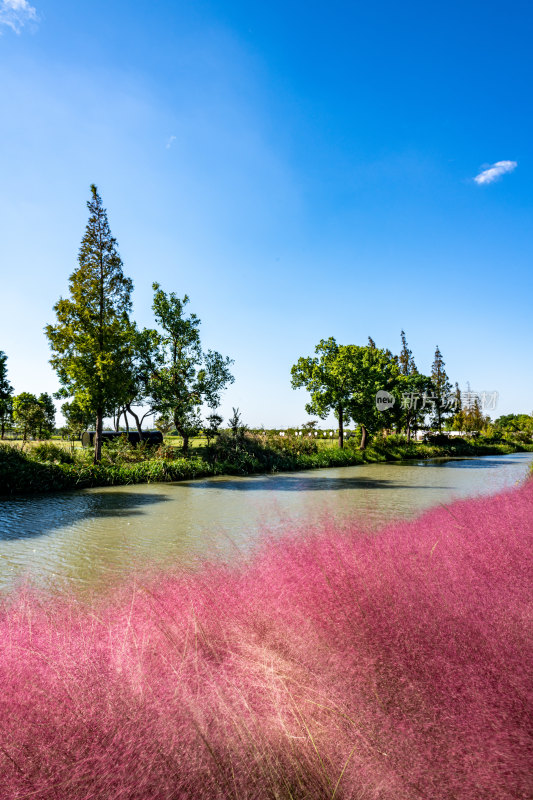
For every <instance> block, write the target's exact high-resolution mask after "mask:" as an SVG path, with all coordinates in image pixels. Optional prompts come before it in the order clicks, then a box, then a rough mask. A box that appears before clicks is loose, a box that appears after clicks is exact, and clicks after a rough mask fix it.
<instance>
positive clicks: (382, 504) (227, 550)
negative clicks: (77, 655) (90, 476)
mask: <svg viewBox="0 0 533 800" xmlns="http://www.w3.org/2000/svg"><path fill="white" fill-rule="evenodd" d="M532 458H533V454H530V453H521V454H514V455H512V456H500V457H496V458H495V457H492V456H491V457H487V458H477V459H468V460H467V459H460V460H453V461H450V460H435V461H430V462H428V461H420V462H396V463H388V464H365V465H362V466H357V467H341V468H338V469H323V470H316V471H310V472H301V473H290V474H278V475H256V476H250V477H243V478H227V477H219V478H209V479H203V480H196V481H188V482H183V483H175V484H149V485H137V486H119V487H109V488H104V489H87V490H83V491H76V492H68V493H67V492H65V493H62V494H53V495H45V496H40V497H33V498H19V499H11V500H5V501H1V502H0V590H4V591H7V590H10V589H11V588H12V587H13V586H14V585H15V584H16V583H17V582H18V581H20V580H21V579H24V578H26V577H28V578H30V579H31V580H32V582H35V583H37V584H39V585H41V586H46V587H47V588H49V589H50V590H53V591H61V590H63V589H64V587H65V586H75V587H84V586H90V587H93V588H94V587H97V588H98V587H100V586H102V587H104V586H106V585H107V583H108V582H109V581H110V580H111V579H112V578H114V577H116V576H121V575H128V574H130V572H131V571H132V569H135V568H137V567H140V568H142V567H143V566H144V565H146V564H147V563H152V564H156V565H157V566H158V568H160V569H166V568H167V567H174V565H176V564H181V565H184V566H185V567H187V568H189V567H193V566H196V565H197V564H198V562H199V561H202V560H204V559H205V558H213V557H216V558H220V557H223V558H227V559H232V558H234V557H235V553H236V552H246V551H247V550H248V549H249V548H250V547H253V546H254V544H255V542H256V541H257V539H258V537H259V536H260V535H261V534H262V532H264V531H265V530H266V531H268V532H269V533H270V534H271V535H278V534H279V533H281V532H284V531H285V530H287V528H290V527H293V528H296V527H297V528H302V530H303V531H304V532H305V526H306V524H307V521H308V520H311V521H312V522H313V521H315V520H317V519H319V518H320V517H323V516H327V517H330V518H333V519H335V520H337V521H338V522H339V523H341V524H344V523H346V522H348V521H350V522H355V523H356V524H357V525H358V526H359V527H360V528H361V529H369V528H375V527H376V526H379V525H381V524H383V523H384V522H386V521H387V520H389V519H392V518H401V517H403V518H406V517H412V516H414V515H415V514H418V513H420V512H421V511H423V510H424V509H425V508H428V507H430V506H433V505H436V504H439V503H446V502H449V501H451V500H453V499H455V498H459V497H465V496H471V495H477V494H481V493H487V492H496V491H498V490H500V489H503V488H506V487H508V486H512V485H513V484H516V483H517V482H519V481H521V480H523V478H524V477H525V475H526V473H527V469H528V466H529V464H530V462H531V459H532Z"/></svg>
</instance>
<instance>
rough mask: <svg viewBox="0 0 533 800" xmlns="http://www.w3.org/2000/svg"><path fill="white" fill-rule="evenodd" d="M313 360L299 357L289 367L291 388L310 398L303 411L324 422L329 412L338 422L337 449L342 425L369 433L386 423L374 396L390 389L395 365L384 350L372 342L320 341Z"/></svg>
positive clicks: (331, 339)
mask: <svg viewBox="0 0 533 800" xmlns="http://www.w3.org/2000/svg"><path fill="white" fill-rule="evenodd" d="M315 353H316V356H315V357H314V358H312V357H307V358H300V359H298V362H297V363H296V364H295V365H294V366H293V367H292V369H291V375H292V381H291V385H292V387H293V389H298V388H301V387H304V388H305V389H307V391H308V392H309V393H310V395H311V401H310V402H309V403H307V405H306V407H305V410H306V411H307V413H308V414H316V415H318V416H319V417H320V418H321V419H325V418H326V417H327V415H328V414H329V413H331V412H333V413H334V414H335V416H336V417H337V419H338V420H339V446H340V447H341V448H342V447H343V444H344V436H343V432H344V425H346V424H348V423H349V421H350V420H353V421H354V422H356V423H358V424H359V425H360V426H362V428H363V431H364V437H365V438H364V440H363V442H362V446H363V447H364V446H365V440H366V431H367V430H368V431H370V432H373V431H375V430H377V429H378V428H380V427H384V424H386V418H385V417H384V415H383V413H381V412H379V411H378V410H377V408H376V403H375V398H376V393H377V392H378V391H380V390H388V391H390V390H391V389H393V388H394V386H395V383H396V378H397V375H398V365H397V363H396V360H395V359H394V358H393V356H392V353H390V351H388V350H380V349H379V348H377V347H376V346H375V344H374V342H373V341H371V343H370V344H369V345H368V346H367V347H359V346H358V345H339V344H337V342H336V341H335V339H334V338H333V337H330V338H329V339H322V340H321V341H320V342H319V344H318V345H317V346H316V348H315Z"/></svg>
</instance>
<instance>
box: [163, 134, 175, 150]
mask: <svg viewBox="0 0 533 800" xmlns="http://www.w3.org/2000/svg"><path fill="white" fill-rule="evenodd" d="M174 141H176V137H175V136H169V137H168V139H167V143H166V145H165V147H166V148H167V150H170V148H171V147H172V142H174Z"/></svg>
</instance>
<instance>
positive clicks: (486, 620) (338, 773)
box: [0, 481, 533, 800]
mask: <svg viewBox="0 0 533 800" xmlns="http://www.w3.org/2000/svg"><path fill="white" fill-rule="evenodd" d="M532 538H533V482H532V481H530V482H529V483H527V484H526V485H524V486H523V487H522V488H520V489H517V490H513V491H508V492H506V493H503V494H500V495H497V496H495V497H492V498H489V499H487V498H482V499H478V500H468V501H463V502H459V503H455V504H454V505H452V506H450V507H448V508H437V509H434V510H432V511H430V512H429V513H426V514H425V515H424V516H422V517H420V518H419V519H418V520H415V521H414V522H402V523H395V524H392V525H390V526H388V527H387V528H385V529H384V530H383V531H381V532H380V533H379V534H377V535H373V536H370V535H364V534H361V533H359V532H358V531H355V530H354V531H351V530H349V529H346V528H345V527H343V529H342V530H339V529H336V527H335V525H334V524H333V523H325V524H324V525H322V526H321V527H320V528H319V529H314V530H311V531H308V532H307V535H306V536H302V535H294V533H293V535H289V534H288V535H287V536H286V537H285V538H284V539H283V540H282V541H278V542H268V543H266V544H265V545H264V547H263V549H262V551H261V552H260V553H259V554H257V555H256V556H255V557H254V559H253V560H252V562H251V563H249V564H247V565H240V566H239V567H234V568H228V567H220V566H218V567H217V566H208V567H206V568H205V569H204V570H203V571H202V572H201V573H199V574H196V575H184V574H181V575H179V574H177V575H175V576H170V577H169V576H168V575H164V576H161V575H151V576H146V577H144V578H143V579H142V580H140V578H139V577H137V578H135V579H132V581H131V583H130V584H127V585H122V586H120V587H114V588H110V589H109V592H108V593H107V594H106V596H105V597H103V598H99V599H97V600H94V601H93V602H92V603H91V604H90V605H88V604H87V603H82V602H81V601H76V599H74V598H67V599H63V600H59V599H56V600H45V599H44V598H40V597H39V596H38V595H37V594H35V593H33V594H32V593H31V591H30V592H28V591H27V592H23V593H21V594H20V595H19V596H17V597H15V598H12V599H11V600H10V601H7V602H6V603H5V604H4V608H3V610H2V612H1V614H0V635H1V642H2V656H1V659H0V686H2V694H1V695H0V704H1V714H0V776H2V777H1V780H2V786H1V791H0V796H1V798H2V800H26V798H27V799H28V800H29V798H38V800H67V798H68V800H92V799H93V798H94V799H96V798H98V800H103V799H104V798H105V799H106V800H126V799H127V800H156V799H157V800H167V799H168V800H170V798H190V799H191V800H193V799H194V800H203V799H204V798H205V799H207V798H209V799H210V800H211V798H235V799H237V798H239V800H241V799H244V798H250V799H251V798H257V800H259V799H262V798H287V800H289V799H291V798H292V800H303V799H304V798H305V800H318V798H324V799H325V798H329V800H335V798H337V800H341V799H344V798H354V800H355V799H356V798H358V799H359V800H369V799H370V798H372V799H373V800H374V799H376V800H377V799H379V800H414V799H415V798H423V800H441V799H442V800H507V799H509V800H510V799H511V798H512V799H513V800H518V799H519V798H520V800H525V798H530V797H532V796H533V779H532V771H531V759H532V754H533V749H532V741H531V735H532V725H531V722H532V719H531V711H532V705H533V704H532V682H531V665H532V663H533V644H532V636H531V633H532V603H531V597H532V595H531V588H532V569H531V566H532V564H531V545H532V541H531V539H532Z"/></svg>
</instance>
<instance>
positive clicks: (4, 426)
mask: <svg viewBox="0 0 533 800" xmlns="http://www.w3.org/2000/svg"><path fill="white" fill-rule="evenodd" d="M5 432H6V423H5V422H4V421H3V420H2V436H1V437H0V438H2V439H3V438H4V435H5Z"/></svg>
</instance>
